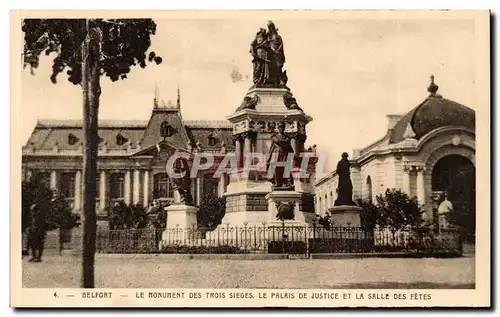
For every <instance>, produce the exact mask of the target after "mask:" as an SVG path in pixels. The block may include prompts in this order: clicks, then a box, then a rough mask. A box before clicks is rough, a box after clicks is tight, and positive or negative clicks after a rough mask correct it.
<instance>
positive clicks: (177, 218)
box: [163, 154, 198, 240]
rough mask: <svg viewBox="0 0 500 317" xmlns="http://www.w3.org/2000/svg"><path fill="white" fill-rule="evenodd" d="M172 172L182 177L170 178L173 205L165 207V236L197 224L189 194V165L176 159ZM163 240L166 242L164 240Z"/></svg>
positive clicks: (183, 160)
mask: <svg viewBox="0 0 500 317" xmlns="http://www.w3.org/2000/svg"><path fill="white" fill-rule="evenodd" d="M174 155H175V154H174ZM172 170H173V172H174V173H176V174H181V173H184V175H183V177H179V178H176V177H172V180H173V181H174V203H173V204H172V205H170V206H168V207H165V211H166V212H167V225H166V229H167V230H166V231H165V232H164V234H166V233H167V232H168V231H171V230H170V229H175V228H181V229H186V228H194V227H196V224H197V219H196V214H197V212H198V208H196V207H195V206H194V203H193V196H192V194H191V177H190V173H189V163H188V161H187V159H186V158H184V157H178V158H177V159H176V160H175V161H174V163H173V167H172ZM163 240H167V239H166V238H164V239H163Z"/></svg>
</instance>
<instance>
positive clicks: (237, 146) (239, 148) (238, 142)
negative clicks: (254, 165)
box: [233, 135, 243, 168]
mask: <svg viewBox="0 0 500 317" xmlns="http://www.w3.org/2000/svg"><path fill="white" fill-rule="evenodd" d="M233 138H234V139H235V141H236V142H235V143H236V144H235V150H234V153H235V155H236V166H237V167H238V168H241V167H242V166H243V149H242V145H241V137H240V136H239V135H234V136H233Z"/></svg>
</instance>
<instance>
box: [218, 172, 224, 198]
mask: <svg viewBox="0 0 500 317" xmlns="http://www.w3.org/2000/svg"><path fill="white" fill-rule="evenodd" d="M225 189H226V174H225V173H221V176H220V180H219V196H220V197H222V195H223V194H224V193H225Z"/></svg>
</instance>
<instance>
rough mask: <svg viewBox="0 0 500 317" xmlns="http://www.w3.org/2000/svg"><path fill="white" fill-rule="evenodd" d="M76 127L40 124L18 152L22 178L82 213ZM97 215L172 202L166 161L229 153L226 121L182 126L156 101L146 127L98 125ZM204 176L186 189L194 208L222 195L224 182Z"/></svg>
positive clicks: (176, 107)
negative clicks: (122, 205)
mask: <svg viewBox="0 0 500 317" xmlns="http://www.w3.org/2000/svg"><path fill="white" fill-rule="evenodd" d="M81 125H82V123H81V121H79V122H78V121H69V120H60V121H54V120H52V121H47V120H39V121H38V123H37V125H36V126H35V128H34V131H33V133H32V134H31V136H30V138H29V140H28V142H27V144H26V145H25V146H24V147H23V155H22V168H23V177H29V175H33V174H34V173H38V174H41V175H42V176H43V177H44V178H45V179H46V181H47V182H50V185H51V187H52V188H54V189H56V190H57V191H58V192H60V193H61V194H62V195H64V196H65V197H66V198H67V199H68V200H69V201H70V202H71V204H72V205H73V206H74V209H75V211H79V210H81V208H82V171H81V168H82V157H83V153H82V147H83V135H82V128H81ZM98 135H99V153H98V170H99V171H98V179H97V188H98V198H97V200H98V202H97V207H98V208H97V210H98V213H99V214H101V215H105V214H106V208H107V207H108V206H109V205H110V204H112V203H113V202H115V201H119V200H123V201H125V202H126V203H134V204H135V203H140V204H143V205H145V206H147V205H148V204H149V203H151V202H152V200H153V199H160V200H169V201H173V198H174V189H173V183H172V182H171V180H170V179H169V178H168V175H167V173H166V162H167V160H168V157H169V156H170V155H171V154H172V153H174V152H175V151H176V150H178V149H179V150H185V151H189V152H197V151H199V152H205V153H207V152H208V153H213V154H214V155H215V157H216V159H217V157H222V156H224V155H225V153H230V152H234V148H235V145H234V143H233V138H232V125H231V124H230V123H229V122H227V121H187V120H183V118H182V115H181V104H180V94H179V91H178V96H177V102H170V101H169V102H168V103H165V102H158V101H157V99H156V98H155V101H154V105H153V110H152V113H151V117H150V118H149V120H148V121H100V123H99V132H98ZM213 172H214V171H204V172H202V174H200V175H199V176H200V177H198V178H197V179H196V180H195V181H193V182H192V184H191V187H192V188H191V192H192V193H193V197H194V200H195V204H199V202H200V200H201V199H202V197H203V196H204V195H206V194H213V195H219V196H220V195H222V194H223V193H224V191H225V188H226V187H227V182H226V179H227V176H224V177H222V179H214V178H213V177H212V174H213Z"/></svg>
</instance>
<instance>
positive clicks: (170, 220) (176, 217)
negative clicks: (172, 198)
mask: <svg viewBox="0 0 500 317" xmlns="http://www.w3.org/2000/svg"><path fill="white" fill-rule="evenodd" d="M165 211H166V212H167V229H173V228H182V229H185V228H192V227H196V224H197V220H196V214H197V212H198V208H197V207H194V206H189V205H184V204H173V205H170V206H168V207H165Z"/></svg>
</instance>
